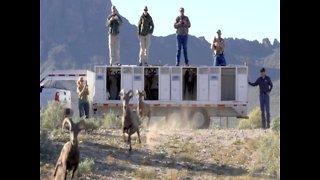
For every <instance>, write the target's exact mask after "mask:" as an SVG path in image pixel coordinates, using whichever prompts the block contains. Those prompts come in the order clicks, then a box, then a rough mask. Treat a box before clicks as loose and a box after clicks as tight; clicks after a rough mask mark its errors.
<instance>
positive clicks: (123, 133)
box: [122, 128, 126, 143]
mask: <svg viewBox="0 0 320 180" xmlns="http://www.w3.org/2000/svg"><path fill="white" fill-rule="evenodd" d="M125 132H126V128H123V132H122V136H123V141H124V143H126V135H125Z"/></svg>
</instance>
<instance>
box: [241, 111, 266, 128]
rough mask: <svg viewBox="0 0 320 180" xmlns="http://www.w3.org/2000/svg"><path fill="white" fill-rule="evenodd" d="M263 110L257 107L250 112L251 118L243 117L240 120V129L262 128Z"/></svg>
mask: <svg viewBox="0 0 320 180" xmlns="http://www.w3.org/2000/svg"><path fill="white" fill-rule="evenodd" d="M261 127H262V124H261V111H260V108H259V107H255V108H254V109H253V110H252V111H251V112H250V114H249V119H242V120H240V122H239V129H256V128H261Z"/></svg>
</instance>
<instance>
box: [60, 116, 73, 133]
mask: <svg viewBox="0 0 320 180" xmlns="http://www.w3.org/2000/svg"><path fill="white" fill-rule="evenodd" d="M65 123H68V124H69V130H70V131H71V128H72V122H71V120H70V119H69V118H64V120H63V122H62V130H63V128H64V124H65Z"/></svg>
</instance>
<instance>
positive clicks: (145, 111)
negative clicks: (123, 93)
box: [136, 90, 151, 127]
mask: <svg viewBox="0 0 320 180" xmlns="http://www.w3.org/2000/svg"><path fill="white" fill-rule="evenodd" d="M136 95H137V97H138V105H137V112H138V114H139V116H140V118H142V117H148V122H147V127H149V123H150V116H151V109H150V105H149V104H146V103H144V102H143V101H142V97H143V96H144V97H145V95H146V92H145V91H141V92H140V91H139V90H136Z"/></svg>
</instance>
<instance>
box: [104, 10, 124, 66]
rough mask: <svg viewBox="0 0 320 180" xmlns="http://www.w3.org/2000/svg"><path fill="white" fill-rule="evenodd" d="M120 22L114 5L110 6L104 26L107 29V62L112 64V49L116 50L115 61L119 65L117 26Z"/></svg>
mask: <svg viewBox="0 0 320 180" xmlns="http://www.w3.org/2000/svg"><path fill="white" fill-rule="evenodd" d="M121 24H122V19H121V17H120V16H119V15H118V12H117V9H116V7H115V6H112V7H111V14H110V15H109V16H108V19H107V22H106V26H107V27H108V29H109V62H110V66H112V64H113V56H114V51H116V62H117V65H120V37H119V26H120V25H121Z"/></svg>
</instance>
